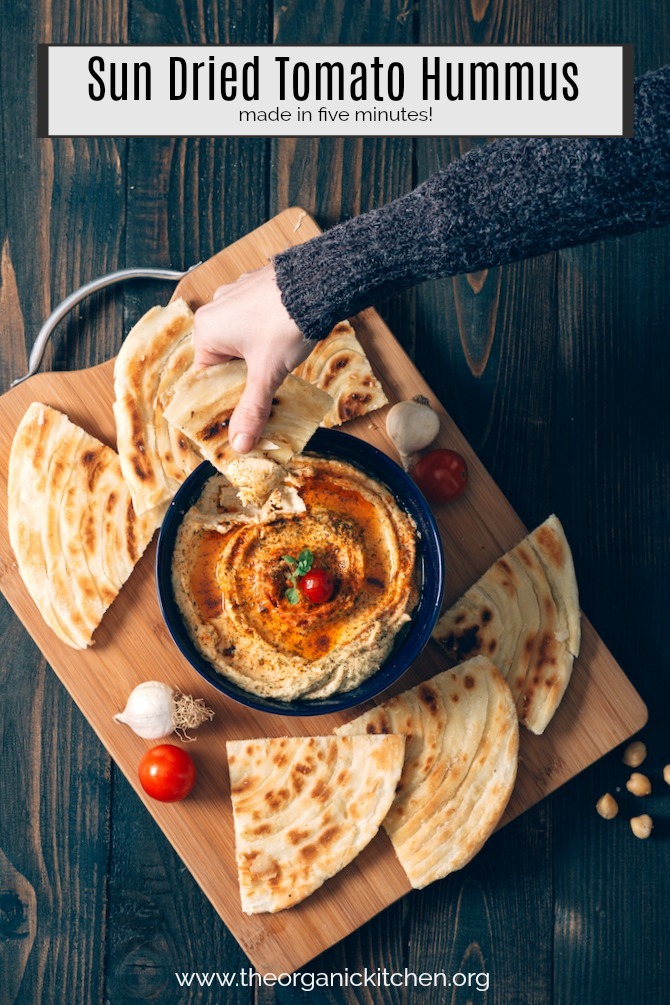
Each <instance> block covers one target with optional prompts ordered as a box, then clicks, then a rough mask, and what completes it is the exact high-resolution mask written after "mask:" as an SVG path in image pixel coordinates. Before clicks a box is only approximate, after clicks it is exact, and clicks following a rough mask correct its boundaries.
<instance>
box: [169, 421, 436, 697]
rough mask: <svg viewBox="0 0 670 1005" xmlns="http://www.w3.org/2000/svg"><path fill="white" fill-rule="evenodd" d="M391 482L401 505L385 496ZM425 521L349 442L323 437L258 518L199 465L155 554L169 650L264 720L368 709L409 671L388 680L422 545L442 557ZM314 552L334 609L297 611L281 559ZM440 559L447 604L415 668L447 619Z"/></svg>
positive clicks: (408, 624) (397, 473) (358, 445)
mask: <svg viewBox="0 0 670 1005" xmlns="http://www.w3.org/2000/svg"><path fill="white" fill-rule="evenodd" d="M324 441H325V442H324ZM323 447H325V449H323ZM361 454H363V455H364V457H363V458H361ZM352 455H353V456H352ZM373 455H374V456H373ZM379 467H382V468H384V469H385V470H384V471H383V472H380V471H379V470H378V469H379ZM203 468H204V470H203ZM386 468H388V471H390V472H391V474H392V478H393V479H396V480H397V479H398V478H400V481H401V482H402V483H403V490H404V491H403V492H402V493H400V494H399V493H398V490H397V484H393V486H392V489H393V490H391V488H390V487H389V482H390V480H391V479H389V477H384V476H385V475H387V474H388V472H387V471H386ZM380 474H381V478H380ZM405 480H406V481H407V482H409V483H410V485H411V489H412V490H411V491H410V490H408V488H407V486H406V485H405V484H404V481H405ZM191 482H192V484H191V485H190V486H189V483H191ZM408 494H409V495H410V496H412V501H413V502H414V504H415V508H416V498H415V497H418V499H419V500H420V501H421V504H422V505H421V504H420V505H419V511H418V512H416V513H415V512H413V511H412V506H411V505H410V506H408V505H407V495H408ZM180 497H181V498H180ZM426 509H427V507H425V503H423V500H422V497H421V495H420V493H419V492H418V491H417V490H416V488H415V487H414V486H413V483H411V481H410V479H408V478H407V476H406V475H405V474H404V472H402V471H401V469H400V468H398V467H397V465H395V464H394V463H393V462H392V461H390V460H389V459H388V458H387V457H385V455H383V454H381V453H380V452H379V451H376V450H375V449H374V448H372V447H370V446H369V445H368V444H365V443H363V442H362V441H360V440H355V439H354V438H353V437H351V436H348V435H346V434H342V433H333V432H331V431H325V430H320V431H319V432H318V433H317V434H316V436H315V437H314V438H313V440H312V441H311V443H310V453H309V454H305V455H302V456H300V457H296V458H294V460H293V461H292V462H291V465H290V467H289V476H288V478H287V479H286V482H285V485H284V487H283V489H282V490H278V491H277V492H275V493H274V494H273V496H272V497H271V498H270V500H268V503H266V505H265V506H264V507H263V508H262V509H261V510H250V509H249V508H248V507H247V508H245V509H243V508H242V507H241V506H240V504H239V501H238V500H237V496H236V494H235V491H234V489H232V488H231V487H230V486H229V485H228V483H227V482H226V480H225V479H224V478H223V477H222V476H221V475H219V474H218V473H217V472H215V471H214V469H213V468H211V467H209V466H207V467H206V466H204V465H203V466H202V468H199V469H198V470H197V471H196V472H194V474H193V475H192V476H191V478H190V479H189V480H188V481H187V482H186V483H185V484H184V486H182V489H181V490H180V492H179V493H178V495H177V496H176V497H175V500H174V502H173V504H172V507H171V511H172V510H174V511H176V512H174V513H171V512H170V511H168V515H167V517H166V520H165V522H164V525H163V530H162V531H161V539H160V541H159V550H158V559H157V563H158V567H157V570H158V582H159V596H160V599H161V607H162V610H163V614H164V616H165V618H166V622H167V624H168V627H169V628H170V631H171V633H172V635H173V638H174V639H175V641H176V642H177V644H178V646H179V648H180V649H181V650H182V652H183V653H184V654H185V655H186V656H187V657H188V658H189V660H190V661H191V663H193V665H194V666H195V667H196V669H198V670H200V672H201V673H202V672H203V668H204V669H205V671H206V672H205V674H204V675H205V676H206V677H207V679H208V680H209V681H210V682H211V683H213V684H214V685H215V686H216V687H218V688H219V690H222V691H224V692H225V693H228V694H231V695H232V696H233V697H235V698H237V699H238V700H242V701H243V702H245V703H246V704H250V705H252V706H253V707H256V708H262V709H265V710H268V711H283V712H288V713H289V714H291V713H295V714H304V713H305V712H307V713H308V714H309V713H310V712H311V713H312V714H313V713H315V712H320V711H332V710H334V709H335V708H345V707H348V706H349V705H352V704H355V703H357V702H358V701H362V700H364V699H365V698H366V697H370V696H371V695H372V694H374V693H377V692H378V691H379V690H382V689H383V688H384V687H385V686H387V685H388V684H389V683H391V682H392V680H394V679H395V678H396V677H397V676H399V674H400V673H401V672H402V670H404V669H405V668H406V666H408V665H409V663H408V662H404V661H403V659H402V658H401V660H400V661H399V664H398V665H397V667H396V665H394V666H393V668H392V670H391V674H390V679H389V676H387V675H385V674H384V673H383V670H384V669H385V668H386V666H387V664H389V662H392V657H393V656H394V655H395V654H396V653H397V652H398V651H399V649H401V648H402V645H403V642H404V641H405V640H406V639H407V638H409V637H410V636H412V635H413V634H414V633H413V629H414V619H415V617H416V613H417V609H418V608H419V607H420V606H421V601H422V599H424V586H425V582H424V580H425V577H424V572H425V570H424V564H425V563H424V558H425V544H426V536H427V537H428V538H429V539H430V540H431V541H432V544H433V548H434V546H435V539H436V540H437V546H438V549H439V537H438V536H437V529H436V528H435V527H434V522H433V526H432V528H430V529H432V530H433V533H432V534H431V533H428V535H426V527H425V526H424V524H425V520H426V513H425V512H424V510H426ZM428 514H429V511H428ZM430 520H431V521H432V516H430ZM305 549H309V551H310V552H311V555H312V569H313V570H322V571H324V572H325V573H327V574H328V575H329V576H330V577H331V580H332V583H333V584H334V590H333V593H332V596H331V597H330V598H329V599H327V600H326V601H325V602H322V603H312V602H311V601H310V600H309V599H308V598H307V597H305V596H303V595H302V593H301V591H300V590H298V591H297V592H296V593H294V594H293V599H294V601H295V600H296V599H297V602H294V603H291V600H290V599H289V590H290V586H291V582H290V574H291V572H292V571H293V569H292V566H291V565H290V564H289V563H288V562H287V561H286V556H289V557H294V558H297V557H298V556H299V555H300V553H301V552H303V551H304V550H305ZM432 557H433V559H434V562H436V564H437V565H438V566H439V570H438V572H439V574H438V575H437V576H435V570H432V573H433V581H434V585H435V586H436V587H437V594H438V595H437V596H434V595H433V594H432V592H431V598H432V603H431V598H429V601H428V602H429V605H430V615H431V616H430V617H429V618H428V620H430V622H431V626H430V628H428V630H427V632H426V631H425V624H424V623H423V622H424V621H425V620H426V611H425V610H424V617H423V618H422V619H421V625H420V628H421V630H422V640H421V642H420V643H419V645H418V647H417V644H416V643H417V639H416V637H415V638H414V640H413V643H412V644H411V645H410V647H409V650H408V652H409V653H410V655H411V654H413V655H412V658H413V657H414V656H416V655H417V654H418V652H419V651H420V649H421V648H423V645H424V644H425V642H426V640H427V638H428V637H429V635H430V630H431V628H432V623H433V622H434V619H435V618H434V617H433V616H432V614H433V613H434V616H435V617H436V616H437V612H438V610H439V605H440V598H441V590H442V579H443V576H442V569H441V554H440V555H439V558H438V559H435V556H434V555H433V556H432Z"/></svg>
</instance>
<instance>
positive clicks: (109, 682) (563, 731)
mask: <svg viewBox="0 0 670 1005" xmlns="http://www.w3.org/2000/svg"><path fill="white" fill-rule="evenodd" d="M298 220H300V221H301V227H300V228H299V230H296V222H297V221H298ZM316 233H318V230H317V228H316V226H315V225H314V223H313V221H312V220H311V219H310V218H309V217H305V216H304V213H303V211H301V210H300V209H293V210H287V211H285V212H284V213H283V214H281V215H280V216H278V217H276V218H275V219H273V220H271V221H270V222H269V223H267V224H264V225H263V226H262V227H260V228H258V230H256V231H254V232H253V233H252V234H250V235H247V236H246V237H245V238H242V239H241V240H240V241H238V242H236V244H234V245H233V246H231V247H230V248H227V249H225V250H224V251H222V252H220V253H219V254H218V255H216V256H215V257H214V258H213V259H211V260H210V261H209V262H208V263H206V264H204V265H202V266H200V267H199V268H198V269H196V270H194V271H193V272H191V273H189V275H188V276H187V277H186V278H184V279H182V280H181V281H180V283H179V284H178V286H177V288H176V290H175V296H183V297H184V298H185V299H186V300H187V302H189V303H190V304H191V306H192V307H193V308H196V307H197V306H199V305H200V304H201V303H203V302H206V301H207V300H209V299H210V297H211V295H212V292H213V290H214V289H215V288H216V287H217V286H218V285H220V283H221V282H231V281H233V280H234V279H235V278H236V276H237V275H239V274H240V273H241V272H244V271H250V269H252V268H254V267H255V266H257V265H258V264H259V263H260V262H262V261H264V260H265V259H266V258H267V256H268V255H271V254H273V253H276V251H277V250H278V249H279V248H282V247H285V246H286V244H289V243H295V242H297V241H300V240H306V239H308V237H309V236H310V234H316ZM357 331H358V333H359V338H360V339H361V342H362V344H363V345H364V347H365V349H366V351H367V353H368V355H369V357H370V360H371V362H372V365H373V367H374V368H375V370H376V371H377V372H378V373H379V375H380V376H381V378H382V380H383V383H384V386H385V390H386V391H387V394H388V396H389V399H390V400H391V402H393V401H396V400H401V399H406V398H410V397H412V396H413V395H415V394H417V393H420V394H426V395H427V396H428V397H429V398H431V399H432V400H433V404H434V407H435V408H436V409H437V410H438V412H439V414H440V417H441V432H440V436H439V438H438V441H437V442H438V443H441V444H443V445H445V444H446V443H451V444H453V445H455V446H456V448H457V449H458V450H459V451H460V452H461V453H463V455H464V456H465V457H466V459H467V462H468V467H469V471H470V481H469V485H468V492H467V494H466V495H465V496H463V497H462V498H461V499H460V500H459V501H458V503H456V504H454V505H453V506H451V507H450V508H449V511H448V513H446V512H444V511H440V512H439V513H437V514H436V516H437V520H438V523H439V525H440V533H441V536H442V541H443V547H444V551H445V555H446V556H448V565H449V575H448V585H447V591H446V600H447V602H450V601H452V600H453V599H455V597H456V596H458V595H459V594H460V593H461V592H462V591H463V589H464V588H465V587H466V586H467V585H468V584H470V583H471V582H473V581H474V579H475V578H477V576H478V575H479V574H480V573H481V572H482V571H484V570H485V569H486V568H487V567H488V566H489V565H490V564H491V562H492V561H494V560H495V558H496V557H498V556H499V555H500V554H501V553H502V552H504V551H506V550H507V549H508V548H509V547H511V546H512V545H513V544H514V543H515V542H516V541H518V540H519V539H520V538H521V537H522V536H523V534H524V533H525V528H524V527H523V525H522V524H521V522H520V521H519V519H518V517H517V516H516V514H515V513H514V511H513V510H512V509H511V507H510V506H509V504H508V503H507V502H506V500H505V499H504V497H503V495H502V493H501V492H500V490H499V489H498V488H497V487H496V486H495V484H494V483H493V482H492V480H491V479H490V477H489V476H488V474H487V473H486V471H485V470H484V468H483V467H482V465H481V463H480V462H479V461H478V459H477V457H476V455H475V454H474V452H473V451H472V449H471V448H470V447H469V446H468V444H467V442H466V441H465V439H464V438H463V436H462V434H461V433H460V432H459V430H458V429H457V428H456V427H455V426H454V424H453V422H452V420H451V419H450V418H449V416H448V415H447V413H446V412H445V411H444V410H443V409H442V408H441V406H440V405H439V403H438V402H437V401H435V399H434V396H433V395H432V392H431V390H430V388H429V387H428V385H427V384H425V382H424V381H422V380H421V378H420V377H419V375H418V373H417V372H416V371H415V370H414V368H413V367H412V365H411V363H410V361H409V360H408V359H407V357H406V356H405V354H404V353H403V351H402V349H401V348H400V346H399V345H398V344H397V343H396V342H395V341H394V339H393V338H392V336H391V334H390V332H389V330H388V328H387V327H386V325H384V323H383V322H382V321H381V319H380V318H379V316H378V315H377V314H376V313H375V312H374V311H372V310H368V311H365V312H364V313H363V314H362V315H360V316H359V317H358V319H357ZM112 368H113V363H112V362H111V361H110V362H108V363H105V364H103V365H102V366H98V367H95V368H93V369H90V370H85V371H82V372H79V373H72V374H41V375H38V376H37V377H33V378H31V380H30V381H28V382H26V383H24V384H22V385H20V386H19V387H17V388H15V389H14V390H12V391H10V392H9V393H8V394H6V395H5V396H4V397H3V398H2V399H1V400H0V416H1V417H2V419H3V422H2V429H1V430H0V487H1V486H2V483H3V482H4V480H5V479H6V465H7V458H8V454H9V449H10V446H11V441H12V438H13V432H14V430H15V428H16V426H17V425H18V422H19V421H20V418H21V416H22V415H23V412H24V411H25V408H26V406H27V404H28V402H30V401H33V400H42V401H44V402H45V403H46V404H50V405H53V406H55V407H59V408H60V409H61V410H62V411H64V412H65V413H66V414H68V415H69V416H70V417H71V418H72V420H73V421H75V422H77V423H78V424H80V425H82V426H84V428H87V429H89V430H90V431H91V432H93V433H94V434H95V435H97V436H99V437H100V438H102V439H103V440H106V441H107V442H113V439H114V423H113V415H112V410H111V401H112V386H111V385H112ZM349 431H350V432H351V433H352V434H353V435H358V436H361V437H362V438H364V439H366V440H367V441H368V442H371V443H373V444H374V445H375V446H377V447H379V448H380V449H382V450H385V451H386V452H388V453H392V448H391V445H390V441H389V440H388V437H387V434H386V430H385V427H384V425H383V418H382V416H381V415H380V414H377V415H373V416H366V417H364V418H362V419H358V420H356V421H355V422H352V423H350V424H349ZM6 518H7V517H6V502H5V495H4V493H3V495H2V497H0V521H1V522H0V566H1V567H2V575H1V576H0V586H1V588H2V591H3V593H5V595H6V597H7V598H8V600H9V602H10V603H11V604H12V606H13V607H14V608H15V610H16V611H17V613H18V614H19V616H20V617H21V619H22V620H23V622H24V624H26V625H27V626H28V627H29V629H30V632H31V634H32V635H33V637H34V638H35V640H36V641H37V643H38V645H39V646H40V648H41V649H42V651H43V652H44V653H45V654H46V655H47V656H48V658H49V660H50V662H51V664H52V665H53V667H54V669H55V670H56V672H57V673H58V675H59V676H60V678H61V680H63V682H64V683H65V684H66V686H67V688H68V690H69V691H70V692H71V693H72V695H73V696H74V697H75V700H76V701H77V703H78V705H79V706H80V708H81V709H82V711H83V712H84V714H85V716H86V717H87V718H88V719H89V721H90V722H91V724H92V725H93V727H94V729H95V730H96V732H97V733H98V735H99V736H100V738H101V739H102V741H103V743H104V744H105V746H106V747H107V748H108V750H110V752H111V753H112V755H113V757H114V760H115V761H116V763H117V764H118V765H119V767H120V768H121V770H122V772H123V773H124V775H125V776H126V778H128V779H129V781H130V782H131V784H132V785H133V787H134V788H135V791H136V792H138V794H139V795H140V797H141V798H142V800H143V802H144V803H145V805H146V806H147V808H148V809H149V810H150V812H151V814H152V816H153V817H154V819H155V820H156V821H157V822H158V824H159V825H160V826H161V828H162V829H163V831H164V832H165V834H166V835H167V836H168V838H169V840H170V841H171V843H172V844H173V845H174V847H175V849H176V850H177V851H178V853H179V854H180V856H181V857H182V858H183V859H184V862H185V863H186V865H187V866H188V868H189V869H190V871H191V872H192V874H193V875H194V877H195V879H196V880H197V882H198V883H199V884H200V886H201V887H202V888H203V890H204V891H205V893H206V894H207V895H208V897H209V898H210V900H211V901H212V903H213V904H214V906H215V908H216V910H217V911H218V912H219V914H220V915H221V917H222V918H223V919H224V921H225V922H226V924H227V925H228V927H229V928H230V929H231V931H232V932H233V933H234V934H235V935H236V937H237V938H238V940H239V941H240V944H241V945H242V947H243V949H244V950H245V952H246V953H247V955H248V956H249V958H250V959H251V960H252V962H253V963H254V965H255V966H256V967H257V968H258V969H259V970H260V971H261V972H265V971H268V970H269V971H271V972H275V973H276V972H277V970H278V969H280V968H282V967H283V968H284V969H288V970H294V969H296V968H297V967H300V966H301V965H302V964H303V963H305V962H306V961H307V960H309V959H312V958H313V957H314V956H315V955H317V954H318V953H320V952H322V951H323V950H324V949H326V948H328V947H329V946H330V945H332V944H333V943H335V942H337V941H339V940H340V939H341V938H342V937H343V936H345V935H346V934H348V933H349V932H351V931H353V930H354V929H355V928H357V927H358V926H359V925H360V924H362V923H363V922H365V921H367V920H368V919H369V918H370V917H372V916H374V915H375V914H376V913H378V912H379V911H380V910H381V909H382V908H384V907H386V906H387V905H388V904H391V903H393V902H394V901H395V900H397V899H398V898H399V897H400V896H402V895H403V894H405V893H406V892H407V891H408V890H409V884H408V882H407V879H406V878H405V876H404V874H403V873H402V870H401V868H400V866H399V864H398V862H397V860H396V859H395V856H394V855H393V852H392V850H391V846H390V843H389V841H388V839H387V838H386V836H385V835H384V834H379V835H378V836H377V838H376V839H375V841H374V842H373V843H372V844H371V845H370V846H369V847H368V848H367V849H365V851H364V852H363V853H362V854H361V855H360V856H359V857H358V858H357V859H356V860H355V861H354V862H353V863H352V865H351V866H350V867H349V868H347V869H346V870H345V871H344V872H343V873H341V874H340V875H338V876H336V877H335V878H334V879H333V880H331V881H330V882H329V883H328V884H326V886H325V887H324V888H322V889H321V890H319V891H318V892H317V893H316V894H315V895H313V896H312V897H310V898H309V899H308V900H307V901H305V902H304V903H302V904H300V905H298V906H297V907H295V908H293V909H292V910H291V911H287V912H282V913H281V914H279V915H275V916H253V917H247V916H245V915H243V914H242V913H241V911H240V908H239V906H238V902H237V880H236V875H237V873H236V866H235V860H234V853H233V844H234V842H233V833H232V814H231V811H230V806H229V802H228V794H227V779H226V767H225V765H226V758H225V740H227V739H231V738H235V739H243V738H245V737H250V736H258V735H266V734H267V735H285V734H288V735H304V734H305V733H308V734H314V735H318V734H320V733H325V734H328V733H330V732H331V731H332V729H333V728H334V727H335V726H336V725H338V724H339V723H340V722H343V721H346V720H347V718H350V716H347V715H339V716H319V717H316V718H310V719H294V718H282V717H279V716H264V715H262V714H261V713H254V712H253V711H252V710H250V709H246V708H242V707H240V706H237V705H236V704H235V703H234V702H232V701H229V700H228V699H225V698H224V697H223V696H220V695H215V696H213V697H211V704H212V706H213V708H214V709H215V711H216V712H217V718H216V723H215V726H214V727H211V728H208V729H207V730H206V731H203V733H204V735H203V736H202V737H199V740H198V748H197V765H198V772H199V783H198V789H197V792H196V793H195V794H194V795H193V796H192V797H191V798H190V799H189V800H187V801H186V802H185V803H183V804H176V805H168V806H165V805H161V804H157V803H155V802H154V801H152V800H151V799H148V798H147V797H146V795H144V793H143V792H142V790H141V788H140V786H139V782H138V780H137V777H136V764H137V761H138V760H139V757H140V756H141V753H142V751H143V750H144V749H145V748H146V744H145V743H144V742H143V741H141V740H140V739H139V738H138V737H135V736H134V735H129V734H128V730H127V729H125V728H120V727H119V726H118V724H116V723H114V722H113V718H112V717H113V714H114V712H115V711H116V710H118V709H119V708H121V707H122V706H123V704H124V695H127V694H128V693H129V692H130V691H131V690H132V688H133V687H134V686H135V685H136V684H137V683H139V681H140V680H142V679H146V678H147V677H151V678H154V679H159V680H165V681H166V682H170V683H172V684H173V685H175V684H176V685H178V686H179V688H180V690H182V691H184V692H185V693H201V692H202V688H203V686H204V685H203V684H202V681H201V680H200V679H199V677H198V675H197V674H196V673H195V671H193V670H191V668H190V667H188V666H186V665H185V664H184V661H183V660H182V659H181V657H180V656H179V654H178V652H177V650H176V649H175V647H174V646H173V644H172V642H171V640H170V638H169V635H168V633H167V629H166V628H165V626H164V625H163V624H162V621H161V618H160V614H159V611H158V604H157V599H156V596H155V587H154V582H153V548H150V549H149V551H148V552H147V554H146V555H145V556H144V557H143V559H142V560H141V561H140V563H139V565H138V567H137V569H136V571H135V573H134V574H133V576H132V577H131V579H130V581H129V582H128V583H127V584H126V586H125V587H124V590H123V591H122V593H121V594H120V596H119V598H118V599H117V601H116V602H115V603H114V605H113V606H112V608H111V609H110V611H109V612H108V614H107V615H106V617H105V619H104V620H103V623H102V625H101V626H100V628H99V630H98V631H97V633H96V644H95V646H94V647H93V648H92V649H90V650H87V651H86V652H73V651H72V650H70V649H68V647H67V646H65V645H63V644H62V643H61V642H60V641H59V640H58V639H57V638H56V637H55V636H53V633H51V632H50V630H49V629H48V628H47V627H46V626H45V625H44V623H43V622H42V620H41V618H40V617H39V615H38V614H37V612H36V610H35V608H34V605H33V604H32V601H31V600H30V598H29V597H28V596H27V592H26V590H25V587H24V585H23V583H22V581H21V579H20V576H19V574H18V569H17V568H16V566H15V563H14V561H13V556H12V553H11V549H10V547H9V543H8V538H7V532H6ZM443 665H444V664H443V660H442V657H441V656H440V654H439V652H437V650H436V649H435V648H432V647H429V648H428V649H427V650H425V652H424V653H422V655H421V657H420V658H419V659H418V660H417V661H416V663H415V664H414V666H413V667H412V669H411V670H410V671H409V672H408V673H407V674H406V675H405V676H404V677H403V680H402V682H399V683H398V684H396V686H395V687H394V688H393V689H391V691H390V692H389V693H393V692H397V691H399V690H402V689H404V688H406V687H407V686H411V684H413V683H415V682H416V681H417V680H421V679H425V678H426V677H428V676H431V675H432V674H434V673H436V672H438V671H439V670H440V669H442V668H443ZM138 667H141V672H140V671H139V670H138ZM208 700H210V696H209V695H208ZM645 719H646V711H645V709H644V706H643V705H642V703H641V702H640V701H639V699H637V697H636V695H635V692H634V691H633V689H632V688H631V687H630V685H629V684H628V682H627V680H626V678H625V677H624V676H623V674H622V673H621V671H620V670H619V668H618V667H617V665H616V663H615V662H614V661H613V659H612V658H611V656H610V655H609V653H608V651H607V649H606V648H605V646H604V644H603V643H602V641H601V640H600V639H599V638H598V637H597V636H596V634H595V632H594V631H593V629H592V628H591V627H590V625H589V623H588V622H587V621H586V620H585V619H584V623H583V629H582V654H581V658H580V660H579V661H578V663H577V665H576V668H575V672H574V674H573V679H572V682H571V686H570V688H569V690H568V693H567V695H566V698H565V699H564V701H563V703H562V705H561V707H560V709H559V711H558V713H557V714H556V716H555V718H554V720H553V722H552V725H551V728H550V729H549V730H548V731H547V733H546V734H545V735H544V736H543V737H541V738H538V737H533V736H531V735H530V734H526V733H525V731H524V735H523V736H522V739H521V764H520V770H519V775H518V779H517V784H516V787H515V790H514V793H513V795H512V799H511V800H510V804H509V806H508V809H507V811H506V813H505V815H504V817H503V822H507V821H509V820H512V819H514V817H516V816H517V815H519V814H520V813H522V812H523V811H524V810H525V809H527V808H528V807H529V806H532V805H533V804H534V803H535V802H537V801H538V800H540V799H542V798H543V797H544V796H545V795H547V794H548V793H549V792H551V791H553V790H554V789H555V788H556V787H557V786H559V785H560V784H562V783H563V782H564V781H566V780H567V779H569V778H571V777H572V776H573V775H574V774H576V773H577V772H579V771H580V770H582V769H583V768H584V767H585V766H586V765H588V764H589V763H591V762H592V761H593V760H595V759H597V758H598V757H600V756H601V755H602V754H603V753H604V752H606V751H607V750H609V749H611V748H612V747H613V746H616V745H617V744H618V743H620V742H621V741H622V740H623V739H625V738H626V737H627V736H629V735H630V734H631V733H632V732H634V731H636V730H637V729H639V728H640V726H641V725H642V724H643V722H644V721H645ZM165 936H166V933H165V932H164V931H163V932H162V938H165Z"/></svg>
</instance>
